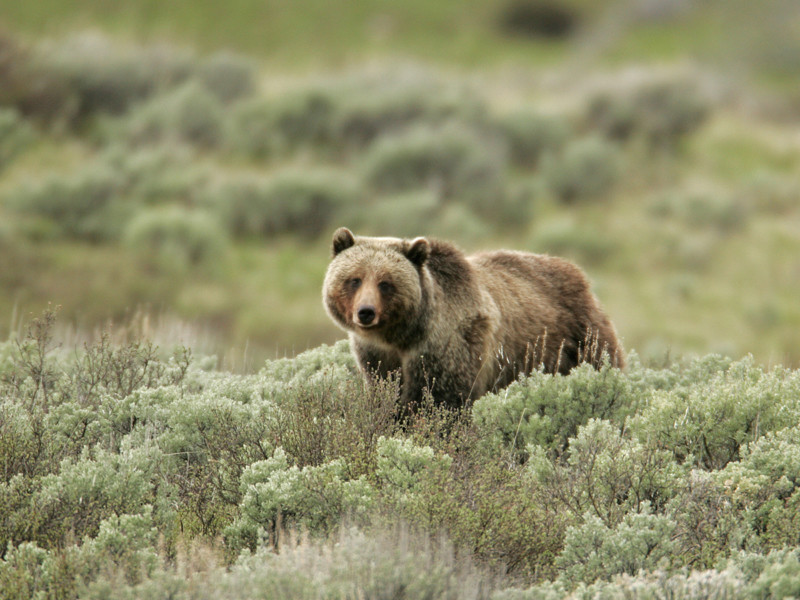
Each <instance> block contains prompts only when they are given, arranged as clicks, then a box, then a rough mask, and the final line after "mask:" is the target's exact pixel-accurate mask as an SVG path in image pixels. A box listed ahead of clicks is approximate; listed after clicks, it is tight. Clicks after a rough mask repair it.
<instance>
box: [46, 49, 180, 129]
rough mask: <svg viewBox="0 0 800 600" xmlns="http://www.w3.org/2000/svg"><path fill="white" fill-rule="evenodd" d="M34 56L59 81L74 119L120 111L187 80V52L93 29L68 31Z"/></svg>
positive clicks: (48, 73) (51, 76) (49, 74)
mask: <svg viewBox="0 0 800 600" xmlns="http://www.w3.org/2000/svg"><path fill="white" fill-rule="evenodd" d="M35 61H36V63H37V65H38V68H39V69H40V70H41V71H43V72H44V73H45V74H47V75H48V76H49V77H50V78H51V79H55V80H56V81H63V82H64V85H65V86H66V88H67V89H68V90H69V92H70V93H71V94H72V96H73V97H74V98H75V101H76V105H77V106H76V109H75V112H76V116H77V118H79V119H82V118H86V117H90V116H94V115H96V114H97V113H111V114H121V113H123V112H125V111H126V110H128V109H129V108H131V107H132V106H133V105H134V104H136V103H137V102H140V101H142V100H143V99H145V98H147V97H148V96H151V95H152V94H154V93H156V92H158V91H160V90H163V89H165V88H167V87H170V86H172V85H176V84H177V83H179V82H181V81H183V80H185V79H187V78H188V77H189V75H190V74H191V73H192V72H193V70H194V61H193V59H192V57H191V56H190V55H189V54H187V53H185V52H181V51H179V50H176V49H175V48H171V47H168V46H165V45H152V46H147V47H139V46H132V45H128V46H124V45H121V44H118V43H116V42H114V41H112V40H110V39H109V38H107V37H104V36H103V35H101V34H98V33H80V34H73V35H71V36H68V37H66V38H63V39H60V40H55V41H53V42H50V43H49V44H45V45H42V46H40V47H39V48H38V49H37V52H36V58H35Z"/></svg>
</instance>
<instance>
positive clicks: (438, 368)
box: [400, 354, 471, 412]
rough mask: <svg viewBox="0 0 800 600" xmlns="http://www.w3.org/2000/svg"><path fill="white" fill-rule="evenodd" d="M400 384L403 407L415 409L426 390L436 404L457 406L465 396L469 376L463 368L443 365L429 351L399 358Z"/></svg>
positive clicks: (468, 387) (468, 384)
mask: <svg viewBox="0 0 800 600" xmlns="http://www.w3.org/2000/svg"><path fill="white" fill-rule="evenodd" d="M401 386H402V392H401V395H400V403H401V406H402V409H403V410H404V411H409V412H414V411H415V410H417V409H418V408H419V407H420V406H421V405H422V401H423V398H424V397H425V393H426V392H428V393H430V394H431V396H433V399H434V401H435V402H436V403H437V404H445V405H446V406H450V407H453V408H458V407H461V406H463V405H464V402H465V401H467V400H468V399H469V396H470V387H471V379H470V377H469V376H468V375H467V374H466V373H465V372H464V371H462V370H460V369H454V368H453V367H452V366H451V367H450V368H447V365H445V364H443V363H442V361H441V359H440V358H439V357H437V356H434V355H433V354H429V355H421V356H418V357H417V356H415V357H411V358H407V359H406V360H405V361H404V362H403V377H402V380H401Z"/></svg>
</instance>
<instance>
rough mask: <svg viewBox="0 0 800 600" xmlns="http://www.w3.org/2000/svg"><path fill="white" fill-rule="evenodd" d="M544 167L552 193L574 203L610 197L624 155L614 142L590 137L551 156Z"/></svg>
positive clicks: (567, 202) (559, 198)
mask: <svg viewBox="0 0 800 600" xmlns="http://www.w3.org/2000/svg"><path fill="white" fill-rule="evenodd" d="M542 168H543V170H544V177H545V181H546V182H547V186H548V188H549V190H550V192H551V193H552V194H553V195H554V196H555V197H556V198H557V199H558V200H560V201H561V202H564V203H565V204H573V203H576V202H585V201H588V200H596V199H602V198H604V197H606V196H607V195H608V194H609V193H610V192H611V190H612V189H613V188H614V186H615V185H616V183H617V180H618V179H619V176H620V157H619V153H618V151H617V149H616V147H615V146H614V145H613V144H610V143H608V142H605V141H603V140H602V139H600V138H595V137H590V138H585V139H579V140H576V141H574V142H570V143H569V144H568V145H567V146H566V147H565V148H564V151H563V153H561V154H559V155H552V156H548V158H547V160H546V161H545V163H544V164H543V166H542Z"/></svg>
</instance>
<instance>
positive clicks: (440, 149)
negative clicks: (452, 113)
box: [362, 124, 504, 214]
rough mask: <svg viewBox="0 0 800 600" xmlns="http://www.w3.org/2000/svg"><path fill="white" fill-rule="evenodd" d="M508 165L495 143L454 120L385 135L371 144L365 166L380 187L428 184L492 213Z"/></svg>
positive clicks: (386, 190)
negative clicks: (499, 153) (504, 167)
mask: <svg viewBox="0 0 800 600" xmlns="http://www.w3.org/2000/svg"><path fill="white" fill-rule="evenodd" d="M503 166H504V164H503V160H502V157H501V156H499V155H498V154H497V153H496V152H495V151H494V149H493V148H492V146H491V144H489V143H487V142H486V141H485V140H481V139H479V138H478V136H477V135H476V134H475V133H474V132H472V131H469V130H468V129H465V128H463V127H462V126H458V125H456V124H451V125H449V126H447V127H440V128H428V127H418V128H415V129H413V130H409V131H407V132H405V133H401V134H397V135H393V136H387V137H384V138H382V139H380V140H378V141H376V142H375V144H373V145H372V146H371V147H370V148H369V151H368V153H367V154H366V156H365V159H364V163H363V167H362V168H363V170H364V176H365V178H366V180H367V182H368V183H369V185H370V186H372V188H373V189H375V190H376V191H379V192H383V193H395V192H403V191H410V190H421V189H427V190H431V191H433V192H434V193H436V194H437V195H439V196H440V197H441V198H444V199H452V198H456V199H462V200H466V201H467V202H468V203H469V204H471V205H472V206H474V207H476V208H481V209H484V210H485V211H486V212H488V213H489V214H491V209H492V207H493V206H494V202H495V200H496V199H497V198H498V197H499V196H500V192H501V190H502V185H501V178H502V174H503Z"/></svg>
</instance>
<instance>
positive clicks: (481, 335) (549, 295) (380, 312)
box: [323, 227, 625, 410]
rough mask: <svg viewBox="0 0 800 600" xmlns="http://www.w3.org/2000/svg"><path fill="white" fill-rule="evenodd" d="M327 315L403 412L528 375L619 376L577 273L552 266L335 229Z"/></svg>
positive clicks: (565, 265) (606, 326) (613, 343)
mask: <svg viewBox="0 0 800 600" xmlns="http://www.w3.org/2000/svg"><path fill="white" fill-rule="evenodd" d="M323 303H324V305H325V308H326V310H327V312H328V314H329V315H330V316H331V318H332V319H333V320H334V322H336V324H338V325H339V326H340V327H341V328H342V329H344V330H345V331H347V332H348V333H349V334H350V342H351V346H352V349H353V353H354V354H355V357H356V360H357V361H358V365H359V367H360V368H361V370H362V371H363V372H364V374H365V375H366V377H367V381H368V382H369V381H374V378H375V377H387V376H389V374H390V373H392V372H397V373H399V375H400V386H401V406H403V407H404V408H405V409H410V410H413V408H414V407H415V406H418V405H419V403H420V401H421V400H422V397H423V394H424V393H425V390H427V391H428V392H429V393H430V394H431V395H432V396H433V398H434V400H435V401H436V402H437V403H444V404H447V405H451V406H461V405H463V404H464V403H466V402H469V401H471V400H473V399H475V398H478V397H480V396H482V395H483V394H485V393H486V392H488V391H491V390H496V389H499V388H501V387H504V386H506V385H508V384H509V383H511V382H512V381H514V380H515V379H516V378H517V377H519V376H520V375H521V374H527V373H530V371H531V370H532V369H536V368H542V369H544V370H545V371H546V372H548V373H563V374H565V373H568V372H569V371H570V370H571V369H572V368H573V367H575V366H576V365H578V364H580V363H582V362H588V363H590V364H592V365H593V366H595V367H598V366H600V365H601V364H602V363H603V361H604V360H608V361H609V363H610V364H611V365H612V366H615V367H620V368H621V367H623V366H624V364H625V359H624V356H623V351H622V347H621V345H620V343H619V341H618V340H617V335H616V333H615V331H614V327H613V326H612V324H611V322H610V321H609V319H608V317H607V316H606V315H605V313H604V312H603V310H602V309H601V308H600V306H599V304H598V302H597V300H596V299H595V297H594V295H593V294H592V292H591V291H590V289H589V282H588V281H587V280H586V277H585V275H584V274H583V272H582V271H581V270H580V269H579V268H578V267H576V266H575V265H573V264H572V263H570V262H568V261H566V260H563V259H561V258H555V257H551V256H547V255H540V254H529V253H526V252H515V251H509V250H500V251H496V252H480V253H477V254H473V255H470V256H466V255H464V253H463V252H461V251H460V250H459V249H458V248H456V247H455V246H454V245H452V244H450V243H448V242H444V241H439V240H435V239H426V238H423V237H419V238H416V239H413V240H405V239H399V238H392V237H355V236H353V234H352V233H351V232H350V230H348V229H346V228H344V227H342V228H339V229H337V230H336V232H335V233H334V235H333V257H332V260H331V263H330V265H329V266H328V271H327V273H326V275H325V282H324V284H323Z"/></svg>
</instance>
